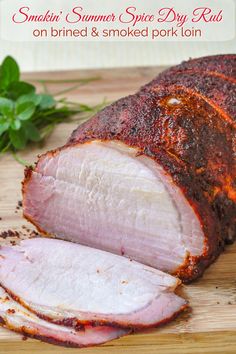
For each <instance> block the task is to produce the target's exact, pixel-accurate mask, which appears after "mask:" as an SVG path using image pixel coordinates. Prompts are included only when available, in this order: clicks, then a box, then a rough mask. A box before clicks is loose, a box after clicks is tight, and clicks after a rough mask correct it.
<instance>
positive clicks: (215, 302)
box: [0, 67, 236, 354]
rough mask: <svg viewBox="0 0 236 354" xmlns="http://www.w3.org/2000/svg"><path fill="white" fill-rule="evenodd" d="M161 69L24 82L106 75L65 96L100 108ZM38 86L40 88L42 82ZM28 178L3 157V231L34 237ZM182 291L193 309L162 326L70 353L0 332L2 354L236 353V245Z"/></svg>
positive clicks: (60, 139)
mask: <svg viewBox="0 0 236 354" xmlns="http://www.w3.org/2000/svg"><path fill="white" fill-rule="evenodd" d="M161 69H162V68H155V67H153V68H136V69H115V70H92V71H91V70H90V71H77V72H74V71H71V72H60V73H58V72H55V73H40V74H27V75H25V77H24V78H25V79H27V80H31V81H34V80H36V79H50V80H57V79H76V78H82V77H83V78H85V77H88V76H93V77H96V76H97V77H100V79H99V80H97V81H94V82H92V83H89V84H87V85H84V86H80V87H77V88H75V89H74V91H73V92H69V93H65V94H64V96H65V97H68V99H70V100H73V101H78V102H82V103H88V104H92V105H95V104H99V103H101V102H102V101H103V99H104V98H105V99H106V100H107V102H111V101H114V100H116V99H118V98H120V97H122V96H125V95H128V94H131V93H133V92H135V91H136V90H137V89H138V88H139V87H140V86H141V85H143V84H144V83H146V82H148V81H149V80H151V79H152V78H153V77H154V76H155V75H157V73H158V72H159V71H160V70H161ZM70 86H71V83H67V84H65V83H64V84H58V83H57V84H55V83H51V84H50V85H48V89H49V91H50V92H52V93H57V92H58V91H61V90H65V89H67V88H69V87H70ZM38 87H39V90H40V89H41V86H40V84H39V85H38ZM78 121H79V117H76V118H75V119H74V120H73V122H71V123H63V124H61V125H59V126H58V127H57V128H56V129H55V131H54V132H53V134H52V135H51V136H50V138H49V139H48V140H47V143H46V144H44V145H42V146H32V147H30V148H29V149H28V150H27V151H26V152H24V153H21V154H20V156H21V157H22V158H24V159H25V160H27V161H29V162H31V163H33V162H34V161H35V160H36V156H37V155H38V154H40V153H42V152H44V151H46V150H49V149H52V148H55V147H57V146H59V145H63V144H64V143H65V141H66V140H67V138H68V136H69V134H70V133H71V132H72V130H73V129H74V128H75V127H76V126H77V125H78ZM22 179H23V167H22V166H21V165H19V164H18V163H17V162H16V161H15V160H14V159H13V158H12V157H11V156H10V155H5V156H3V157H0V218H1V219H0V232H2V231H4V230H8V229H13V230H17V231H19V232H20V233H21V235H23V237H28V235H29V232H27V231H26V230H25V229H23V228H22V227H24V226H27V227H29V228H30V229H33V228H32V227H31V225H30V224H29V223H27V222H26V221H25V220H24V219H23V218H22V211H21V210H19V209H17V208H16V206H17V203H18V201H19V200H21V181H22ZM24 234H25V236H24ZM9 241H10V239H8V240H3V239H1V243H4V242H9ZM179 292H180V293H181V295H183V296H184V297H185V298H186V299H187V300H188V301H189V303H190V305H191V308H192V309H191V311H188V312H186V313H184V314H182V315H181V316H180V317H179V318H178V319H176V320H175V321H173V322H172V323H170V324H168V325H166V326H163V327H161V328H158V329H155V330H151V331H150V330H149V331H148V332H146V333H140V334H135V335H130V336H128V337H125V338H122V339H119V340H116V341H113V342H110V343H108V344H106V345H103V346H100V347H96V348H88V349H64V348H61V347H56V346H53V345H49V344H44V343H41V342H38V341H35V340H31V339H28V340H22V337H21V336H19V335H17V334H14V333H11V332H9V331H8V330H5V329H2V328H0V354H8V353H12V354H17V353H24V354H34V353H37V354H39V353H45V354H64V353H65V354H72V353H76V352H77V351H79V352H80V353H81V354H82V353H87V354H91V353H94V354H96V353H98V354H99V353H100V354H121V353H122V354H133V353H134V354H141V353H142V354H154V353H158V354H162V353H163V354H166V353H178V354H185V353H186V354H188V353H190V354H195V353H206V354H210V353H212V354H213V353H232V354H233V353H236V245H233V246H229V247H227V248H226V250H225V252H224V253H223V254H222V255H221V256H220V258H219V259H218V260H217V261H216V262H215V263H214V264H213V265H212V266H211V267H210V268H209V269H208V270H207V271H206V272H205V274H204V277H203V278H202V279H199V280H198V281H196V282H194V283H193V284H191V285H188V286H182V288H181V289H179Z"/></svg>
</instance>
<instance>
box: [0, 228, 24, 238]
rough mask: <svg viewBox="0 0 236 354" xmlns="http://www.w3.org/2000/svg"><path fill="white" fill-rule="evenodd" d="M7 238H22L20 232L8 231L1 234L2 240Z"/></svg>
mask: <svg viewBox="0 0 236 354" xmlns="http://www.w3.org/2000/svg"><path fill="white" fill-rule="evenodd" d="M7 237H17V238H19V237H20V234H19V232H18V231H14V230H7V231H2V232H1V233H0V238H4V239H5V238H7Z"/></svg>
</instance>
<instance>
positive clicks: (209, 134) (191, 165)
mask: <svg viewBox="0 0 236 354" xmlns="http://www.w3.org/2000/svg"><path fill="white" fill-rule="evenodd" d="M235 89H236V55H222V56H213V57H206V58H200V59H194V60H190V61H188V62H185V63H183V64H181V65H179V66H176V67H174V68H171V69H168V70H167V71H165V72H164V73H162V74H160V75H159V76H158V77H157V78H156V79H154V80H153V81H152V82H151V83H150V84H148V85H146V86H144V87H142V88H141V90H140V91H139V92H137V93H136V94H134V95H131V96H128V97H125V98H122V99H120V100H119V101H117V102H115V103H113V104H112V105H110V106H108V107H106V108H105V109H104V110H102V111H101V112H99V113H98V114H96V115H95V116H94V117H93V118H91V119H90V120H89V121H88V122H86V123H84V124H82V125H81V126H79V127H78V129H76V130H75V131H74V132H73V134H72V136H71V137H70V139H69V140H68V142H67V144H66V145H65V146H63V147H61V148H58V149H56V150H54V151H50V152H48V153H46V154H44V155H42V156H41V157H40V158H39V160H38V162H37V164H36V166H35V168H28V169H27V170H26V174H25V180H24V183H23V208H24V216H25V217H26V218H27V219H28V220H30V221H31V222H32V223H33V224H34V225H35V226H36V227H37V228H38V229H39V230H40V232H42V233H43V234H45V235H52V236H56V237H57V238H61V239H64V240H69V241H73V242H77V243H80V244H83V245H88V246H90V247H94V248H98V249H102V250H106V251H109V252H112V253H116V254H119V255H124V256H126V257H129V258H131V259H134V260H137V261H139V262H141V263H143V264H146V265H149V266H152V267H155V268H158V269H160V270H162V271H166V272H169V273H171V274H175V275H177V276H178V277H180V278H181V279H182V280H183V281H186V282H187V281H190V280H192V279H194V278H197V277H198V276H199V275H201V274H202V272H203V271H204V269H205V268H206V267H207V266H208V265H209V264H210V263H211V262H213V260H214V259H215V258H216V257H217V255H219V253H220V252H221V250H222V249H223V247H224V244H225V243H226V242H233V241H234V239H235V237H236V114H235V110H236V104H235V97H236V90H235Z"/></svg>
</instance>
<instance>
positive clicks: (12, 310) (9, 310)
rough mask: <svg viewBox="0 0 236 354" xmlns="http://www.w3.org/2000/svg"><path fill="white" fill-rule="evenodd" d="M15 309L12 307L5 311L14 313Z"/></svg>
mask: <svg viewBox="0 0 236 354" xmlns="http://www.w3.org/2000/svg"><path fill="white" fill-rule="evenodd" d="M15 312H16V311H15V310H14V309H8V310H7V313H9V314H14V313H15Z"/></svg>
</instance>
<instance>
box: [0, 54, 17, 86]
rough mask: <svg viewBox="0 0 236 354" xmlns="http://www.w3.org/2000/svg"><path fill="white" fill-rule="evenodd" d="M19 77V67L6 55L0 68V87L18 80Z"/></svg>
mask: <svg viewBox="0 0 236 354" xmlns="http://www.w3.org/2000/svg"><path fill="white" fill-rule="evenodd" d="M19 79H20V69H19V66H18V64H17V62H16V61H15V59H13V58H12V57H10V56H7V57H6V58H5V59H4V60H3V63H2V65H1V69H0V88H1V89H6V88H7V87H8V86H9V85H10V83H12V82H15V81H19Z"/></svg>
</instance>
